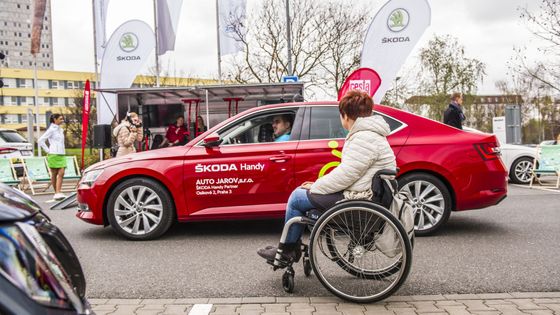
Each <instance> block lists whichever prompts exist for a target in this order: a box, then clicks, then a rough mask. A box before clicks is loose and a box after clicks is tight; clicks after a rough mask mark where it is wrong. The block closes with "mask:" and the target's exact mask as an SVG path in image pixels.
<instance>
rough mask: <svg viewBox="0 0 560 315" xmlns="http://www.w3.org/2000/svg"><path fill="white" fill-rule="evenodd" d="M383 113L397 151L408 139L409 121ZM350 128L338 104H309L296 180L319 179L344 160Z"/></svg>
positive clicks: (299, 151)
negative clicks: (341, 118)
mask: <svg viewBox="0 0 560 315" xmlns="http://www.w3.org/2000/svg"><path fill="white" fill-rule="evenodd" d="M376 114H379V115H381V117H383V118H384V119H385V121H386V122H387V123H388V124H389V127H390V128H391V134H390V135H389V136H388V137H387V139H388V141H389V144H390V145H391V148H392V149H393V151H394V153H395V155H397V156H398V153H399V151H400V149H401V148H402V146H403V145H404V144H405V143H406V139H407V136H408V131H406V130H403V129H405V127H406V124H404V123H402V122H400V121H398V120H396V119H395V118H393V117H390V116H389V115H387V114H384V113H376ZM347 134H348V131H346V130H345V129H344V128H343V127H342V124H341V122H340V113H339V110H338V106H336V105H334V106H333V105H325V106H309V107H308V108H307V109H306V112H305V115H304V121H303V127H302V131H301V141H300V143H299V145H298V148H297V154H296V164H295V181H296V183H297V184H298V185H299V184H301V183H303V182H305V181H316V180H317V178H319V177H321V176H323V175H325V174H328V173H329V172H330V171H331V170H332V169H334V168H335V167H336V166H338V165H339V164H340V159H341V156H342V148H343V146H344V139H345V138H346V135H347Z"/></svg>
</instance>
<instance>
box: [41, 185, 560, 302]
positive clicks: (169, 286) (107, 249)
mask: <svg viewBox="0 0 560 315" xmlns="http://www.w3.org/2000/svg"><path fill="white" fill-rule="evenodd" d="M49 197H50V196H38V197H36V198H35V199H36V200H38V201H40V202H42V201H45V200H47V199H50V198H49ZM42 204H43V205H46V204H45V203H42ZM46 212H47V214H48V215H49V216H50V217H51V218H52V219H53V221H54V223H55V224H57V225H58V226H59V227H60V228H61V229H62V230H63V231H64V233H65V234H66V236H67V237H68V239H69V240H70V242H71V243H72V245H73V246H74V247H75V249H76V251H77V253H78V255H79V256H80V260H81V262H82V265H83V267H84V269H85V274H86V278H87V283H88V289H87V292H88V296H89V297H91V298H197V297H205V298H211V297H248V296H250V297H255V296H288V294H287V293H285V292H284V291H283V290H282V286H281V276H282V271H276V272H273V271H272V269H271V268H270V266H269V265H267V264H266V263H265V262H264V261H263V260H262V259H261V258H260V257H258V256H257V255H256V252H255V251H256V249H258V248H259V247H262V246H264V245H267V244H276V243H277V242H278V238H279V235H280V232H281V229H282V222H280V221H246V222H212V223H188V224H176V225H175V226H174V227H172V229H171V230H170V232H168V233H167V234H166V235H165V236H164V237H163V238H161V239H159V240H156V241H150V242H133V241H127V240H124V239H122V238H120V237H119V236H117V234H116V233H114V232H113V231H112V229H111V228H102V227H99V226H94V225H90V224H87V223H84V222H82V221H81V220H79V219H77V218H76V217H75V211H74V210H66V211H50V210H47V211H46ZM559 261H560V191H558V192H552V191H542V190H535V189H533V190H529V189H528V188H519V187H516V186H513V185H510V187H509V196H508V198H506V199H505V200H504V201H503V202H502V203H501V204H500V205H498V206H494V207H491V208H486V209H483V210H477V211H467V212H462V213H453V214H452V215H451V218H450V220H449V222H448V224H447V226H446V227H445V228H444V229H443V230H442V231H441V233H439V234H438V235H436V236H432V237H423V238H417V239H416V246H415V249H414V261H413V267H412V271H411V274H410V276H409V278H408V280H407V282H406V283H405V285H404V286H403V287H402V288H401V289H400V291H399V292H397V295H419V294H452V293H492V292H523V291H534V292H539V291H560V267H559ZM295 283H296V288H295V292H294V295H295V296H330V294H329V293H328V292H327V291H326V289H324V288H323V287H322V286H321V285H320V283H319V282H318V280H317V279H316V278H315V277H314V276H311V277H310V278H305V277H304V275H303V269H302V266H301V264H299V265H298V266H297V268H296V279H295Z"/></svg>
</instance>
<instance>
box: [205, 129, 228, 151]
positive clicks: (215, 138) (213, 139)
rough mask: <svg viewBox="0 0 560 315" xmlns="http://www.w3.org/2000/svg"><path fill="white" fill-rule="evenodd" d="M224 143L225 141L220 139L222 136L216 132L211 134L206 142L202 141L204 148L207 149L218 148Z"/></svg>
mask: <svg viewBox="0 0 560 315" xmlns="http://www.w3.org/2000/svg"><path fill="white" fill-rule="evenodd" d="M222 141H223V139H221V138H220V135H219V134H217V133H215V132H214V133H211V134H209V135H208V136H207V137H206V138H204V140H202V142H203V146H205V147H207V148H211V147H217V146H219V145H220V143H222Z"/></svg>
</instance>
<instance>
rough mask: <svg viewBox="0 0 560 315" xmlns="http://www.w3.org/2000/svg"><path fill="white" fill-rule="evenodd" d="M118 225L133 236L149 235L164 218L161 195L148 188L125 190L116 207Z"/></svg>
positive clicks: (137, 187) (118, 198)
mask: <svg viewBox="0 0 560 315" xmlns="http://www.w3.org/2000/svg"><path fill="white" fill-rule="evenodd" d="M114 216H115V219H116V222H117V224H118V225H119V226H120V228H121V229H123V230H124V231H125V232H126V233H129V234H132V235H144V234H148V233H150V232H151V231H153V230H154V229H155V228H157V227H158V226H159V224H160V222H161V220H162V216H163V204H162V201H161V198H160V197H159V195H158V194H157V193H156V192H155V191H154V190H152V189H151V188H149V187H146V186H139V185H137V186H131V187H128V188H127V189H125V190H123V191H122V192H121V193H120V194H119V195H118V196H117V200H116V202H115V205H114Z"/></svg>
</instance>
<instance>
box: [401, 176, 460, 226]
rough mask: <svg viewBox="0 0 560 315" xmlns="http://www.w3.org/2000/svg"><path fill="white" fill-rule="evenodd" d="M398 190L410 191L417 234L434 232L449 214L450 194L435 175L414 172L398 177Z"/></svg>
mask: <svg viewBox="0 0 560 315" xmlns="http://www.w3.org/2000/svg"><path fill="white" fill-rule="evenodd" d="M399 187H400V191H405V192H408V193H410V197H411V201H412V205H413V207H414V210H415V213H416V216H415V218H414V231H415V234H416V235H418V236H425V235H430V234H433V233H435V232H436V231H437V230H438V229H439V228H441V227H442V226H443V225H444V224H445V222H447V219H449V215H450V214H451V194H450V193H449V190H448V189H447V187H446V186H445V184H444V183H443V182H442V181H441V180H440V179H438V178H437V177H435V176H433V175H430V174H424V173H416V174H409V175H404V176H403V177H401V178H399Z"/></svg>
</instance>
